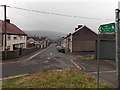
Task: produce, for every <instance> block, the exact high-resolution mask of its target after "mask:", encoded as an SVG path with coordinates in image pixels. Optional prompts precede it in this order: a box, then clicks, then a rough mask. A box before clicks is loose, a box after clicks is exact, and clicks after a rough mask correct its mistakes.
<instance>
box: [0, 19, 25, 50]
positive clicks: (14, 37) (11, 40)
mask: <svg viewBox="0 0 120 90" xmlns="http://www.w3.org/2000/svg"><path fill="white" fill-rule="evenodd" d="M4 23H5V22H4V21H2V20H0V28H1V29H0V31H2V34H1V38H2V39H1V40H2V41H1V46H0V47H1V48H0V50H1V51H4V50H5V31H4ZM6 27H7V28H6V49H7V50H9V51H13V50H15V49H19V48H26V42H27V34H26V33H25V32H23V31H22V30H20V29H19V28H18V27H17V26H15V25H14V24H12V23H10V20H7V21H6Z"/></svg>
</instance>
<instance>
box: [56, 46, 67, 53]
mask: <svg viewBox="0 0 120 90" xmlns="http://www.w3.org/2000/svg"><path fill="white" fill-rule="evenodd" d="M56 49H57V50H58V52H62V53H65V49H64V48H63V47H62V46H57V47H56Z"/></svg>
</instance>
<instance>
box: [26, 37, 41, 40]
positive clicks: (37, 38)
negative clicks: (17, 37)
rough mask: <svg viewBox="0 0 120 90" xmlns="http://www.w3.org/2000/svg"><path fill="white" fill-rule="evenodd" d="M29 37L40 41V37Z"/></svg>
mask: <svg viewBox="0 0 120 90" xmlns="http://www.w3.org/2000/svg"><path fill="white" fill-rule="evenodd" d="M27 39H33V40H35V41H40V39H39V37H28V38H27Z"/></svg>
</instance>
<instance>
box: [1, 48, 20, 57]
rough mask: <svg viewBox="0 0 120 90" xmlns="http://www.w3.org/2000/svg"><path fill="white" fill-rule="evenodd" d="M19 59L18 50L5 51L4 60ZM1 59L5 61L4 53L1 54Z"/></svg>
mask: <svg viewBox="0 0 120 90" xmlns="http://www.w3.org/2000/svg"><path fill="white" fill-rule="evenodd" d="M18 57H19V50H18V49H17V50H14V51H6V59H13V58H18ZM2 59H5V52H4V51H3V52H2Z"/></svg>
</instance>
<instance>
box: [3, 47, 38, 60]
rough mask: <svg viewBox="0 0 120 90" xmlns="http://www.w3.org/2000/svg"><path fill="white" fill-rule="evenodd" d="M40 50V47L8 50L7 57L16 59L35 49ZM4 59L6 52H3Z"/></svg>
mask: <svg viewBox="0 0 120 90" xmlns="http://www.w3.org/2000/svg"><path fill="white" fill-rule="evenodd" d="M37 50H40V48H36V47H34V48H27V49H17V50H14V51H6V59H14V58H18V57H21V56H25V55H27V54H29V53H32V52H34V51H37ZM2 59H5V52H4V51H3V52H2Z"/></svg>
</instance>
